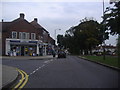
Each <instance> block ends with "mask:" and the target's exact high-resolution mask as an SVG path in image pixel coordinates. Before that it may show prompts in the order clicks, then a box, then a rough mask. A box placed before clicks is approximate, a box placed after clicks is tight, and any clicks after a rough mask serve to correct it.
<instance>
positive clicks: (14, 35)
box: [1, 13, 48, 56]
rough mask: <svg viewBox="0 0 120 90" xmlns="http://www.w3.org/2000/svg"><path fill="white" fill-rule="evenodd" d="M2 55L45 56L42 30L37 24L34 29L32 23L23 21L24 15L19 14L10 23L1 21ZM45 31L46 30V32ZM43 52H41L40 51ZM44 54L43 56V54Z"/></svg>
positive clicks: (35, 20)
mask: <svg viewBox="0 0 120 90" xmlns="http://www.w3.org/2000/svg"><path fill="white" fill-rule="evenodd" d="M1 23H2V55H11V56H33V55H46V53H45V52H46V48H47V47H46V46H44V44H46V45H47V44H48V43H45V42H44V40H43V39H45V40H46V41H47V40H48V39H47V38H44V37H45V36H44V34H43V32H44V30H43V29H44V28H42V26H40V25H39V24H37V25H38V26H39V28H36V27H37V26H35V24H34V23H37V19H36V18H35V19H34V21H32V22H31V23H30V22H28V21H27V20H26V19H25V15H24V14H23V13H20V17H19V18H17V19H15V20H13V21H12V22H4V21H3V20H2V22H1ZM46 31H47V30H46ZM41 48H42V50H43V51H44V52H42V51H41V50H40V49H41ZM43 53H44V54H43Z"/></svg>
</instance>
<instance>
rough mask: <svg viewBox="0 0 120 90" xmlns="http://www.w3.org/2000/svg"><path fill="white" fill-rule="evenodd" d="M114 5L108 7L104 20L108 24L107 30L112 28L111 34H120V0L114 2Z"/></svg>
mask: <svg viewBox="0 0 120 90" xmlns="http://www.w3.org/2000/svg"><path fill="white" fill-rule="evenodd" d="M112 4H114V6H113V7H107V8H106V11H105V15H104V17H103V22H105V24H106V28H107V30H110V34H112V35H114V34H119V35H120V1H118V2H114V3H112Z"/></svg>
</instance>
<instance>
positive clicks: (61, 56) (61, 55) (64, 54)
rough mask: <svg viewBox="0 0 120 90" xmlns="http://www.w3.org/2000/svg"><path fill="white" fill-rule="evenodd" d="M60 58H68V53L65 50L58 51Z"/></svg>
mask: <svg viewBox="0 0 120 90" xmlns="http://www.w3.org/2000/svg"><path fill="white" fill-rule="evenodd" d="M58 58H66V53H65V52H64V51H58Z"/></svg>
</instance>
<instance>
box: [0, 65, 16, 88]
mask: <svg viewBox="0 0 120 90" xmlns="http://www.w3.org/2000/svg"><path fill="white" fill-rule="evenodd" d="M0 66H1V64H0ZM17 77H18V71H17V70H16V68H14V67H10V66H6V65H2V84H1V85H2V86H0V87H2V88H3V87H8V86H9V85H10V84H12V83H13V82H14V81H15V80H16V79H17Z"/></svg>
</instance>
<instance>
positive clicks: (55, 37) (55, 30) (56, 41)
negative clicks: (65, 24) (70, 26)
mask: <svg viewBox="0 0 120 90" xmlns="http://www.w3.org/2000/svg"><path fill="white" fill-rule="evenodd" d="M57 30H61V29H55V44H57V38H56V31H57Z"/></svg>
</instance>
